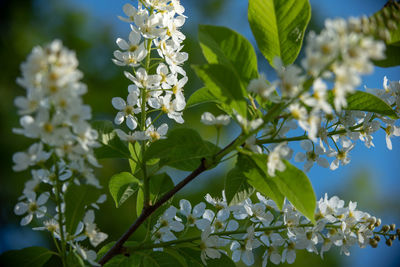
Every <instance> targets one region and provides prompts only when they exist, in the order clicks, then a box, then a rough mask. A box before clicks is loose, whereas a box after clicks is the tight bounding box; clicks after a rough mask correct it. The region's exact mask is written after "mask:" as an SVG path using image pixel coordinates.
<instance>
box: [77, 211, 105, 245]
mask: <svg viewBox="0 0 400 267" xmlns="http://www.w3.org/2000/svg"><path fill="white" fill-rule="evenodd" d="M83 223H84V224H85V235H86V236H88V237H89V240H90V244H92V246H94V247H97V245H99V244H100V243H101V242H103V241H104V240H106V239H107V237H108V235H107V234H105V233H102V232H99V231H98V229H97V225H96V224H95V223H94V211H93V210H88V211H87V212H86V214H85V217H84V218H83Z"/></svg>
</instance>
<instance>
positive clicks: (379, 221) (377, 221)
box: [375, 219, 382, 227]
mask: <svg viewBox="0 0 400 267" xmlns="http://www.w3.org/2000/svg"><path fill="white" fill-rule="evenodd" d="M381 223H382V221H381V219H377V220H376V223H375V226H376V227H379V226H380V225H381Z"/></svg>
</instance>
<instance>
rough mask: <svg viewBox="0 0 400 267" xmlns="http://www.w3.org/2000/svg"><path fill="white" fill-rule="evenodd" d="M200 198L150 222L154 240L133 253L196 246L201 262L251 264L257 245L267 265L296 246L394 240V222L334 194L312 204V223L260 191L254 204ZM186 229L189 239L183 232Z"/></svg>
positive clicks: (344, 246)
mask: <svg viewBox="0 0 400 267" xmlns="http://www.w3.org/2000/svg"><path fill="white" fill-rule="evenodd" d="M222 195H223V196H224V193H222ZM205 199H206V202H207V203H204V202H201V203H199V204H197V205H195V206H194V207H193V208H192V204H191V203H190V202H189V201H187V200H181V201H180V207H179V208H176V207H173V206H171V207H169V208H168V209H167V210H166V211H165V212H164V214H163V215H162V216H161V217H160V218H159V219H158V223H156V224H155V226H154V229H153V233H152V239H153V240H154V244H149V245H142V246H139V247H138V248H132V249H131V250H132V253H135V250H138V249H139V250H140V249H143V248H153V249H154V250H160V249H161V250H162V248H163V247H167V245H168V246H174V245H175V244H176V245H178V244H182V243H187V245H188V246H192V247H193V248H194V247H200V249H201V254H200V257H201V260H202V261H203V263H204V264H207V259H215V258H220V257H221V254H227V255H229V256H230V257H231V258H232V260H233V261H234V262H239V261H241V262H243V263H244V264H246V265H247V266H252V265H253V264H254V262H255V259H254V250H255V249H259V248H262V250H263V251H264V252H263V256H262V257H263V266H266V265H267V262H268V261H271V262H272V263H274V264H279V263H284V262H287V263H293V262H294V261H295V259H296V251H297V250H307V251H308V252H311V253H315V254H319V255H321V257H323V255H324V253H325V252H327V251H329V250H330V249H331V248H333V247H338V248H339V249H340V253H341V254H345V255H347V256H348V255H350V251H349V249H350V247H352V246H356V245H358V246H359V247H361V248H365V247H366V246H367V245H371V246H372V247H376V246H377V245H378V242H379V240H380V237H381V236H382V237H383V236H384V237H385V238H387V240H394V239H395V238H396V235H397V234H396V229H395V226H394V225H391V226H388V225H384V226H381V220H380V219H379V218H376V217H374V216H372V215H370V214H368V213H367V212H363V211H359V210H357V209H356V208H357V203H355V202H351V201H350V202H349V204H348V205H345V202H344V201H343V200H341V199H339V198H338V197H337V196H334V197H331V198H329V197H328V196H327V195H325V196H324V197H323V198H321V199H320V200H319V201H318V202H317V209H316V211H315V214H314V217H315V223H311V221H310V220H309V219H307V218H306V217H304V216H303V215H302V214H301V213H300V212H298V211H297V210H296V209H295V208H294V207H293V206H292V204H291V203H290V202H286V203H285V204H284V205H283V208H282V210H279V209H278V206H277V204H276V203H275V202H274V201H272V200H271V199H268V198H265V197H264V196H262V195H261V194H260V193H257V199H258V201H257V202H255V203H253V202H252V201H251V200H250V199H246V200H244V201H243V202H241V203H239V204H236V205H231V206H229V205H228V203H227V202H226V199H225V197H223V198H222V199H215V198H212V197H211V196H210V195H207V196H206V198H205ZM378 228H380V230H378ZM189 230H190V231H189ZM397 231H398V230H397ZM189 232H190V233H191V235H190V236H189V237H186V236H185V234H182V233H189ZM194 232H197V233H198V234H197V235H195V234H194ZM178 235H179V239H178V238H177V236H178ZM389 243H391V242H389Z"/></svg>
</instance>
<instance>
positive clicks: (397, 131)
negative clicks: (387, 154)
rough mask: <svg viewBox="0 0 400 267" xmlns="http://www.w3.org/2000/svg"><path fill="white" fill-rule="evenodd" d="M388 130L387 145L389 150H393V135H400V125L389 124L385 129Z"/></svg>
mask: <svg viewBox="0 0 400 267" xmlns="http://www.w3.org/2000/svg"><path fill="white" fill-rule="evenodd" d="M385 132H386V146H387V148H388V149H389V150H392V140H390V138H391V137H393V136H400V127H397V126H395V125H390V124H388V125H387V126H386V129H385Z"/></svg>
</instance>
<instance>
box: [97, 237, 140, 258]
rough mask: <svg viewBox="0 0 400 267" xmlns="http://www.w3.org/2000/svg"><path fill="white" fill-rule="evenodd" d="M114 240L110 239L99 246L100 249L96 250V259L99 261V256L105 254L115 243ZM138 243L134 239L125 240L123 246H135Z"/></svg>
mask: <svg viewBox="0 0 400 267" xmlns="http://www.w3.org/2000/svg"><path fill="white" fill-rule="evenodd" d="M115 243H116V242H115V241H111V242H109V243H107V244H105V245H104V246H102V247H101V249H100V250H99V251H98V252H97V259H96V261H99V260H100V259H101V258H103V257H104V255H106V253H107V252H108V251H109V250H110V249H111V248H112V247H113V246H114V245H115ZM138 244H139V243H138V242H136V241H127V242H125V243H124V247H130V246H131V247H133V246H137V245H138Z"/></svg>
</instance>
